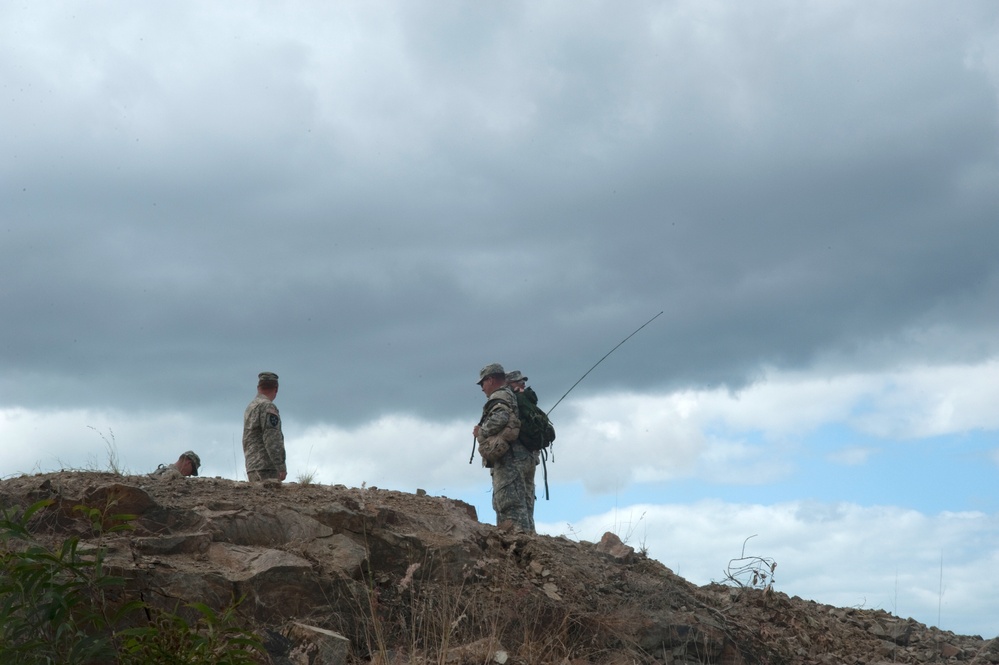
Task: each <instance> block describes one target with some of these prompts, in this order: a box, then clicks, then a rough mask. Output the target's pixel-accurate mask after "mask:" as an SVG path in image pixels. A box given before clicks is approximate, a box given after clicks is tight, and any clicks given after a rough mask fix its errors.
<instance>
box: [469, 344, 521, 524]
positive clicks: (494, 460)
mask: <svg viewBox="0 0 999 665" xmlns="http://www.w3.org/2000/svg"><path fill="white" fill-rule="evenodd" d="M478 385H479V386H480V387H481V388H482V392H483V393H485V395H486V397H487V398H488V399H487V400H486V404H485V406H483V407H482V418H481V419H480V420H479V424H478V425H476V426H475V427H474V428H473V429H472V435H473V436H474V437H475V440H476V441H477V442H478V444H479V454H480V455H481V456H482V464H483V466H485V467H487V468H488V469H489V473H490V475H491V476H492V480H493V510H495V511H496V525H497V526H505V523H506V522H509V523H510V526H512V527H513V528H514V529H516V530H519V531H523V532H525V533H534V515H533V505H532V504H533V501H528V488H527V484H526V482H525V477H526V471H527V469H528V468H529V469H530V472H531V474H532V475H533V472H534V465H535V461H534V456H533V454H532V453H531V452H530V451H529V450H527V449H526V448H524V446H523V445H521V444H520V443H519V442H518V441H517V435H518V434H519V433H520V418H519V416H518V414H517V398H516V397H515V396H514V394H513V391H512V390H510V388H509V387H508V386H507V385H506V372H505V371H504V370H503V366H502V365H499V364H497V363H493V364H491V365H486V366H485V367H483V368H482V369H481V370H480V371H479V381H478ZM531 494H532V495H533V492H531Z"/></svg>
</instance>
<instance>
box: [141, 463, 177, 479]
mask: <svg viewBox="0 0 999 665" xmlns="http://www.w3.org/2000/svg"><path fill="white" fill-rule="evenodd" d="M149 477H150V478H155V479H156V480H174V479H175V478H183V477H184V474H182V473H181V472H180V469H178V468H177V465H176V464H160V465H159V466H158V467H156V470H155V471H153V472H152V473H150V474H149Z"/></svg>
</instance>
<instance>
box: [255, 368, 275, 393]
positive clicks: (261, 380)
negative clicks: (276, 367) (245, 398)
mask: <svg viewBox="0 0 999 665" xmlns="http://www.w3.org/2000/svg"><path fill="white" fill-rule="evenodd" d="M257 392H258V393H260V394H261V395H264V396H265V397H267V398H268V399H274V398H275V397H277V393H278V375H277V374H275V373H274V372H261V373H260V374H258V375H257Z"/></svg>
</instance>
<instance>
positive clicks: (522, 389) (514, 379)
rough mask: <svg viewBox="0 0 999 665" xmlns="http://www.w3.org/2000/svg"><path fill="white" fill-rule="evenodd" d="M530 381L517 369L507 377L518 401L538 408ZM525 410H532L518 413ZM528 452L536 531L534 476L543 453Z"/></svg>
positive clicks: (528, 485) (528, 483)
mask: <svg viewBox="0 0 999 665" xmlns="http://www.w3.org/2000/svg"><path fill="white" fill-rule="evenodd" d="M528 380H529V379H528V378H527V377H526V376H524V375H523V374H522V373H521V371H520V370H519V369H515V370H513V371H512V372H510V373H509V374H507V375H506V383H507V385H508V386H510V390H512V391H513V392H514V394H515V395H516V397H517V401H518V402H521V401H522V400H524V399H527V400H528V401H529V402H530V403H531V406H533V407H537V406H538V395H537V393H535V392H534V388H531V387H529V386H528V385H527V382H528ZM525 408H530V407H529V406H528V405H526V404H525V405H524V406H522V407H521V406H519V405H518V412H519V413H520V414H521V415H523V414H524V409H525ZM522 422H523V421H522ZM552 438H553V439H554V438H555V436H554V429H553V430H552ZM527 452H528V453H529V454H530V456H531V458H532V459H533V460H534V465H533V466H531V465H529V464H527V462H526V460H525V462H524V465H523V468H524V485H525V486H526V489H527V503H528V507H529V508H530V515H531V529H532V530H533V529H534V502H535V500H536V499H537V496H536V492H537V490H536V489H535V485H534V476H535V475H536V472H537V469H538V464H540V463H541V451H540V450H530V449H527ZM547 492H548V476H547V470H546V471H545V493H546V495H547Z"/></svg>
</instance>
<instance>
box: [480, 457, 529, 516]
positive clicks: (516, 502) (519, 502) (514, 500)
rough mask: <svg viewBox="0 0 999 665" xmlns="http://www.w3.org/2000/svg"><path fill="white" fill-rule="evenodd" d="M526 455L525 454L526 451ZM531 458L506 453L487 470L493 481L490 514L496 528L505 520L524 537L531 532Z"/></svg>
mask: <svg viewBox="0 0 999 665" xmlns="http://www.w3.org/2000/svg"><path fill="white" fill-rule="evenodd" d="M525 452H526V451H525ZM537 466H538V463H537V461H536V460H535V459H534V456H533V455H532V454H530V453H528V454H527V455H526V456H522V455H516V454H513V451H511V453H507V454H506V455H504V456H503V459H501V460H500V461H499V462H497V463H496V465H495V466H493V468H491V469H490V470H489V472H490V473H491V474H492V477H493V510H495V511H496V525H497V526H499V525H500V524H502V523H503V522H504V521H506V520H510V521H511V522H513V526H514V528H517V529H520V530H521V531H524V532H525V533H535V531H534V470H535V468H537Z"/></svg>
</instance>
